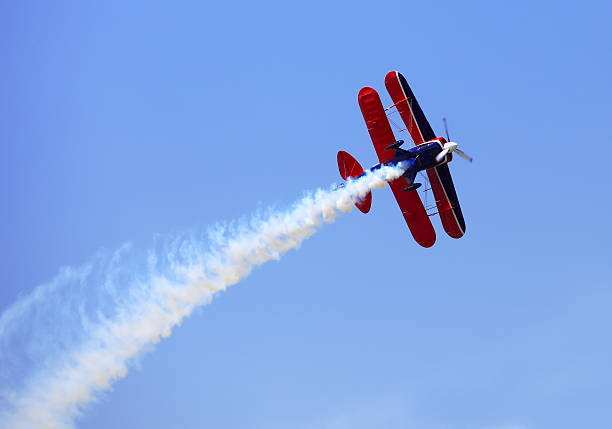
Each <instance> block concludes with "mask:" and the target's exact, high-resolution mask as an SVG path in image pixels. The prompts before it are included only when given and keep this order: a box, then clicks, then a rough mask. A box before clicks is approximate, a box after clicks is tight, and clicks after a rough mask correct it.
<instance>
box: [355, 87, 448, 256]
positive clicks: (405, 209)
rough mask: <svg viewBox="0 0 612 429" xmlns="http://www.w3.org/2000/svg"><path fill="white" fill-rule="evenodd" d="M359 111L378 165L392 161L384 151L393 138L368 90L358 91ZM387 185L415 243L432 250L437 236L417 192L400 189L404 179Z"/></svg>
mask: <svg viewBox="0 0 612 429" xmlns="http://www.w3.org/2000/svg"><path fill="white" fill-rule="evenodd" d="M359 107H360V108H361V113H362V114H363V119H364V120H365V122H366V125H367V127H368V132H369V133H370V137H371V138H372V143H374V149H376V154H377V155H378V159H379V161H380V162H381V163H383V162H389V161H391V160H392V159H393V154H394V150H393V149H385V148H386V147H387V146H389V145H390V144H392V143H394V142H395V136H394V135H393V131H392V130H391V126H390V125H389V120H388V119H387V115H386V114H385V109H384V108H383V106H382V103H381V101H380V97H379V96H378V93H377V92H376V91H375V90H374V89H373V88H370V87H367V86H366V87H364V88H361V90H360V91H359ZM389 185H390V186H391V190H392V191H393V195H395V199H396V200H397V203H398V205H399V207H400V209H401V210H402V214H403V215H404V219H405V220H406V223H407V224H408V228H410V232H411V233H412V236H413V237H414V239H415V240H416V241H417V243H419V244H420V245H421V246H423V247H431V246H433V244H434V243H435V242H436V232H435V231H434V228H433V225H432V224H431V221H430V220H429V216H427V212H426V211H425V207H423V203H422V202H421V199H420V198H419V194H418V193H417V192H416V191H408V192H403V189H404V188H405V187H406V186H407V182H406V180H405V179H404V178H403V177H400V178H398V179H395V180H393V181H391V182H389Z"/></svg>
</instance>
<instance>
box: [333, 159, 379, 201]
mask: <svg viewBox="0 0 612 429" xmlns="http://www.w3.org/2000/svg"><path fill="white" fill-rule="evenodd" d="M338 170H340V176H342V178H343V179H344V180H348V179H351V178H352V179H356V178H357V177H359V176H361V175H362V174H363V168H362V167H361V165H360V164H359V162H357V160H356V159H355V158H353V157H352V156H351V155H350V154H349V153H348V152H345V151H343V150H341V151H340V152H338ZM353 202H354V203H355V206H356V207H357V208H358V209H359V210H360V211H361V212H362V213H367V212H369V211H370V207H371V206H372V193H371V192H368V194H367V195H366V196H365V197H364V198H363V199H361V200H356V201H353Z"/></svg>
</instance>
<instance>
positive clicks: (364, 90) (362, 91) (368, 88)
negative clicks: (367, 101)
mask: <svg viewBox="0 0 612 429" xmlns="http://www.w3.org/2000/svg"><path fill="white" fill-rule="evenodd" d="M371 93H376V90H375V89H374V88H372V87H371V86H364V87H363V88H361V89H360V90H359V97H361V96H364V95H367V94H371Z"/></svg>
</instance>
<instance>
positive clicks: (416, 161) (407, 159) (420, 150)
mask: <svg viewBox="0 0 612 429" xmlns="http://www.w3.org/2000/svg"><path fill="white" fill-rule="evenodd" d="M444 143H446V140H445V139H444V137H438V138H437V139H434V140H430V141H428V142H425V143H421V144H419V145H417V146H414V147H411V148H410V149H401V148H399V147H396V148H394V150H395V154H394V156H393V159H392V160H391V161H389V162H385V163H384V164H376V165H375V166H374V167H372V168H371V170H376V169H378V168H380V167H381V166H382V165H390V166H396V165H398V164H400V163H401V164H402V167H404V168H406V171H405V172H404V174H403V175H402V176H403V177H404V178H405V179H406V182H407V185H408V186H410V185H413V184H414V179H415V177H416V175H417V173H418V172H419V171H424V170H427V169H430V168H434V167H437V166H438V165H441V164H444V163H447V162H449V161H450V160H451V157H452V155H451V154H450V153H449V154H448V155H446V156H445V157H444V159H443V160H442V161H437V160H436V157H437V156H438V154H439V153H440V152H442V147H443V145H444ZM417 187H418V186H417Z"/></svg>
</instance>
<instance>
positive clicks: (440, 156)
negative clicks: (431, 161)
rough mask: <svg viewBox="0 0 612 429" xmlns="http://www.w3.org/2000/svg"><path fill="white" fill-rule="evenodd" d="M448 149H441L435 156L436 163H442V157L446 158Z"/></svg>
mask: <svg viewBox="0 0 612 429" xmlns="http://www.w3.org/2000/svg"><path fill="white" fill-rule="evenodd" d="M448 151H449V149H448V148H447V149H442V151H441V152H440V153H439V154H438V155H437V156H436V161H437V162H442V161H443V160H444V157H445V156H446V154H447V153H448Z"/></svg>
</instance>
